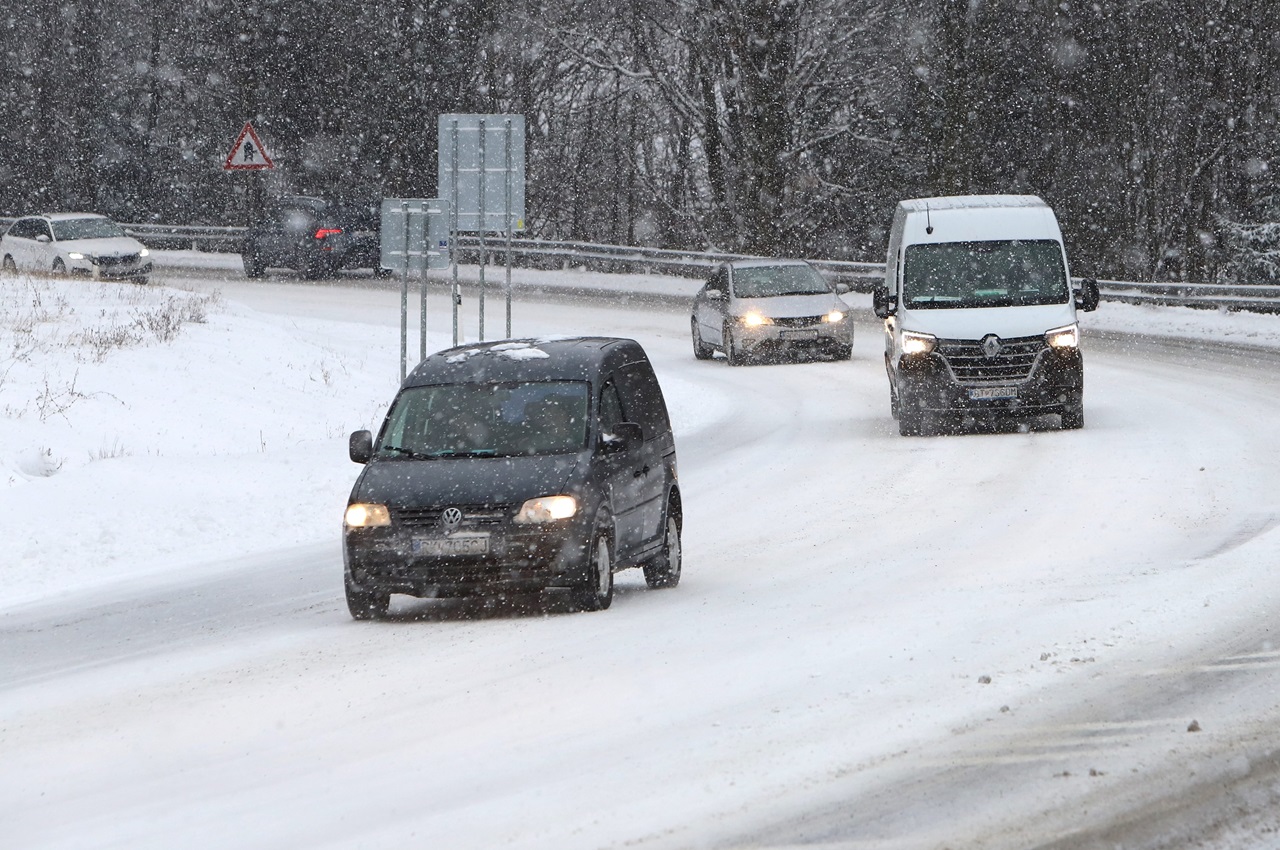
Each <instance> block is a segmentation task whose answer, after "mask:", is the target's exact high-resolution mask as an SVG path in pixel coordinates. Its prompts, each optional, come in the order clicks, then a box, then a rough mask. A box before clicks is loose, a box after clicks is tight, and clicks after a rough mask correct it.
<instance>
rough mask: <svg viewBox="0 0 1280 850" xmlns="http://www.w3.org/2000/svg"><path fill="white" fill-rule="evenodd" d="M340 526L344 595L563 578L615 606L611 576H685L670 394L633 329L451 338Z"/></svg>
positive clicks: (438, 591) (403, 402) (668, 579)
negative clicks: (613, 334) (469, 341)
mask: <svg viewBox="0 0 1280 850" xmlns="http://www.w3.org/2000/svg"><path fill="white" fill-rule="evenodd" d="M350 453H351V459H352V460H353V461H355V462H356V463H363V464H365V468H364V471H362V472H361V473H360V477H359V478H357V479H356V483H355V487H354V488H352V491H351V497H350V500H349V504H348V506H347V512H346V516H345V519H344V522H343V542H344V546H343V554H344V558H343V560H344V564H345V574H346V595H347V605H348V607H349V609H350V611H351V615H352V616H353V617H355V618H356V619H357V620H364V619H371V618H378V617H382V616H385V615H386V613H387V609H388V604H389V597H390V594H392V593H405V594H409V595H411V596H418V597H447V596H466V595H472V594H480V593H489V594H492V593H501V592H511V593H524V592H536V591H544V590H548V589H557V588H558V589H562V590H564V591H567V592H568V593H569V594H571V596H572V598H573V601H574V603H575V605H576V607H578V608H580V609H585V610H598V609H602V608H608V607H609V604H610V602H611V601H612V599H613V573H614V572H615V571H617V570H621V569H626V568H628V567H641V568H643V570H644V577H645V581H646V582H647V583H648V585H649V586H650V587H654V588H658V587H672V586H674V585H675V584H677V583H678V582H679V581H680V568H681V558H680V531H681V527H682V524H683V522H684V514H683V510H682V507H681V501H680V488H679V485H678V483H677V478H676V448H675V441H674V439H673V437H672V434H671V422H670V420H669V419H668V417H667V407H666V403H665V402H664V400H663V397H662V390H661V389H660V388H659V386H658V380H657V377H656V376H655V375H654V372H653V367H652V366H651V365H650V363H649V358H648V357H647V356H645V353H644V349H642V348H641V347H640V345H639V344H638V343H636V342H635V341H633V340H629V339H612V338H605V337H584V338H577V339H559V340H554V341H548V340H517V341H506V342H499V343H480V344H475V345H466V346H461V347H458V348H451V349H448V350H446V351H442V352H439V353H438V354H433V355H432V356H430V357H428V358H427V359H426V360H424V361H422V363H421V364H419V366H418V367H417V368H416V369H414V371H413V373H412V374H410V375H409V377H408V378H406V379H405V382H404V384H403V386H402V387H401V389H400V392H399V394H398V395H397V396H396V398H395V401H394V402H393V403H392V405H391V408H390V410H389V411H388V412H387V416H386V419H385V420H384V421H383V423H382V429H381V431H380V432H379V433H378V438H377V441H376V443H375V441H374V440H373V437H372V435H371V434H370V432H368V431H356V432H355V433H353V434H352V435H351V445H350Z"/></svg>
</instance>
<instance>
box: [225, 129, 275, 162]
mask: <svg viewBox="0 0 1280 850" xmlns="http://www.w3.org/2000/svg"><path fill="white" fill-rule="evenodd" d="M275 167H276V164H275V162H273V161H272V159H271V154H270V153H268V152H267V146H266V145H264V144H263V143H262V140H261V139H259V138H258V131H257V130H255V129H253V124H252V123H250V122H248V121H246V122H245V123H244V129H242V130H241V131H240V135H239V136H237V137H236V141H235V144H233V145H232V146H231V153H229V154H227V161H226V162H224V163H223V164H222V170H223V171H264V170H266V169H270V168H275Z"/></svg>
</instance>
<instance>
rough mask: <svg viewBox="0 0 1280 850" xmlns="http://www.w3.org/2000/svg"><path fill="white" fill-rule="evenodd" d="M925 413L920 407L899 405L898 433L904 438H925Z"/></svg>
mask: <svg viewBox="0 0 1280 850" xmlns="http://www.w3.org/2000/svg"><path fill="white" fill-rule="evenodd" d="M924 426H925V413H924V411H923V410H921V409H920V408H918V407H904V406H903V405H902V403H901V402H899V403H898V433H899V434H901V435H902V436H903V437H923V436H924V432H925V427H924Z"/></svg>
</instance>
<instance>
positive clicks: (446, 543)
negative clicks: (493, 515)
mask: <svg viewBox="0 0 1280 850" xmlns="http://www.w3.org/2000/svg"><path fill="white" fill-rule="evenodd" d="M488 553H489V535H487V534H455V535H453V536H452V537H415V538H414V539H413V554H415V555H435V556H440V555H487V554H488Z"/></svg>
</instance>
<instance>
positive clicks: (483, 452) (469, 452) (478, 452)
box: [423, 449, 498, 458]
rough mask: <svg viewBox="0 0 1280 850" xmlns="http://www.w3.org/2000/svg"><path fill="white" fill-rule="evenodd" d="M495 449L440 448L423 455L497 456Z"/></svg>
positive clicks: (431, 456) (432, 456)
mask: <svg viewBox="0 0 1280 850" xmlns="http://www.w3.org/2000/svg"><path fill="white" fill-rule="evenodd" d="M497 456H498V450H497V449H441V450H440V451H438V452H429V453H427V454H425V455H423V457H425V458H437V457H497Z"/></svg>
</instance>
